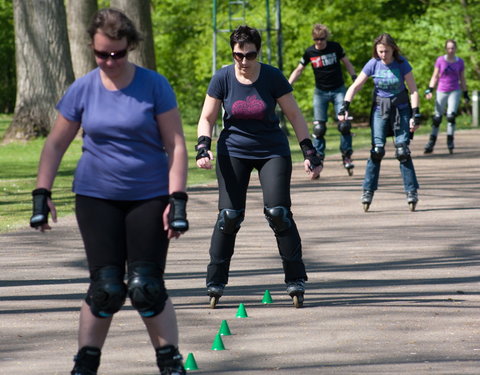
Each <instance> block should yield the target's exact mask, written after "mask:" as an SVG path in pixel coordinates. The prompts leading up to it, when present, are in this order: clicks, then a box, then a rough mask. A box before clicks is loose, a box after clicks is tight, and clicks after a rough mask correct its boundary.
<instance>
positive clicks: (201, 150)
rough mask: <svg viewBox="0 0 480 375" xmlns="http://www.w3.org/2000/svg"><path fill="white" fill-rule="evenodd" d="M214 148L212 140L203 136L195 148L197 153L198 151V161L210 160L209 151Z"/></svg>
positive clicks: (199, 138)
mask: <svg viewBox="0 0 480 375" xmlns="http://www.w3.org/2000/svg"><path fill="white" fill-rule="evenodd" d="M211 147H212V138H210V137H207V136H206V135H202V136H200V137H198V139H197V145H196V146H195V151H197V157H196V160H198V159H201V158H209V159H210V155H209V154H208V151H210V148H211Z"/></svg>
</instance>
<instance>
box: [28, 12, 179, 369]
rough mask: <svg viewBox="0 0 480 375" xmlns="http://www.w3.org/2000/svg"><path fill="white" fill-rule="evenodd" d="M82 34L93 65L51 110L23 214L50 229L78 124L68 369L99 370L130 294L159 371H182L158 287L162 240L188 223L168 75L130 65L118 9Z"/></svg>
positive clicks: (127, 25)
mask: <svg viewBox="0 0 480 375" xmlns="http://www.w3.org/2000/svg"><path fill="white" fill-rule="evenodd" d="M88 33H89V35H90V37H91V47H92V53H93V54H94V56H95V61H96V63H97V65H98V68H97V69H94V70H93V71H91V72H90V73H88V74H87V75H85V76H84V77H81V78H79V79H78V80H76V81H75V82H74V83H73V84H72V85H71V86H70V88H69V89H68V91H67V93H66V94H65V95H64V97H63V98H62V100H61V101H60V103H59V104H58V106H57V108H58V111H59V113H58V116H57V119H56V121H55V124H54V126H53V128H52V130H51V132H50V135H49V136H48V138H47V140H46V142H45V145H44V147H43V151H42V155H41V158H40V165H39V168H38V177H37V185H36V189H35V190H34V191H33V192H32V195H33V199H34V210H33V215H32V218H31V220H30V225H31V226H32V227H34V228H36V229H38V230H41V231H42V232H43V231H45V230H48V229H50V226H49V224H48V214H49V211H50V212H51V213H52V219H53V221H54V222H56V219H57V218H56V212H55V206H54V204H53V202H52V200H51V189H52V186H53V182H54V179H55V175H56V172H57V169H58V166H59V164H60V161H61V159H62V157H63V155H64V153H65V151H66V150H67V148H68V147H69V145H70V144H71V142H72V141H73V139H74V138H75V136H76V134H77V133H78V131H79V130H80V128H81V129H82V135H83V147H82V151H83V152H82V157H81V160H80V162H79V165H78V167H77V171H76V173H75V179H74V181H75V183H74V192H75V194H76V196H75V203H76V204H75V213H76V217H77V222H78V226H79V229H80V233H81V235H82V239H83V242H84V247H85V252H86V255H87V262H88V268H89V271H90V285H89V288H88V291H87V294H86V297H85V300H84V302H83V304H82V307H81V311H80V324H79V325H80V327H79V330H78V346H79V347H78V353H77V355H76V356H75V358H74V362H75V364H74V367H73V370H72V371H71V374H72V375H95V374H97V370H98V367H99V365H100V356H101V350H102V347H103V345H104V343H105V340H106V337H107V333H108V331H109V328H110V325H111V322H112V319H113V316H114V315H115V314H116V313H117V312H118V311H119V310H120V309H121V308H122V306H123V304H124V302H125V299H126V297H127V296H128V297H130V300H131V303H132V305H133V307H134V308H135V309H136V310H137V311H138V313H139V315H140V316H141V318H142V320H143V323H144V324H145V326H146V328H147V331H148V333H149V337H150V341H151V344H152V345H153V347H154V349H155V352H156V361H157V365H158V367H159V369H160V373H161V374H175V375H183V374H185V369H184V367H183V364H182V360H181V355H180V354H179V352H178V329H177V322H176V317H175V310H174V307H173V304H172V301H171V299H170V298H169V297H168V293H167V290H166V288H165V283H164V270H165V263H166V257H167V250H168V245H169V240H170V239H171V238H174V237H178V236H180V234H181V233H183V232H184V231H186V230H187V229H188V222H187V221H186V214H185V204H186V200H187V193H186V192H185V191H186V177H187V152H186V148H185V140H184V137H183V130H182V124H181V120H180V113H179V111H178V108H177V105H176V100H175V95H174V92H173V90H172V89H171V87H170V85H169V84H168V82H167V80H166V79H165V78H164V77H163V76H160V75H159V74H158V73H156V72H154V71H151V70H147V69H144V68H140V67H139V66H136V65H134V64H132V63H131V62H129V61H128V53H129V51H131V50H132V49H134V48H135V46H136V45H137V43H138V42H139V41H140V35H139V33H138V32H137V30H136V28H135V26H134V25H133V23H132V21H131V20H130V19H128V18H127V17H126V16H125V15H124V14H123V13H122V12H120V11H118V10H115V9H108V8H107V9H101V10H99V11H98V12H97V13H96V14H95V16H94V18H93V20H92V23H91V25H90V27H89V29H88ZM126 271H128V274H127V279H128V281H127V282H125V281H124V279H125V273H126ZM133 345H135V344H133Z"/></svg>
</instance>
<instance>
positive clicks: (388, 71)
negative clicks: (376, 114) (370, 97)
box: [362, 57, 412, 98]
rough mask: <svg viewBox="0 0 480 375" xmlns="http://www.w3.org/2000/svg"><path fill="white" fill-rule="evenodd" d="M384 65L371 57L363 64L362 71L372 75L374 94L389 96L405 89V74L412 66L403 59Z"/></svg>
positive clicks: (383, 96)
mask: <svg viewBox="0 0 480 375" xmlns="http://www.w3.org/2000/svg"><path fill="white" fill-rule="evenodd" d="M400 59H401V60H402V61H401V62H398V61H396V60H393V62H392V63H390V64H388V65H385V64H384V63H382V61H381V60H380V59H375V58H372V59H370V61H369V62H367V63H366V64H365V66H364V67H363V69H362V71H363V72H364V73H365V74H366V75H367V76H368V77H373V83H374V86H375V95H377V96H380V97H382V98H391V97H392V96H395V95H398V94H399V93H401V92H402V91H404V90H405V75H406V74H408V73H409V72H411V71H412V67H411V65H410V64H409V62H408V61H407V59H405V57H400Z"/></svg>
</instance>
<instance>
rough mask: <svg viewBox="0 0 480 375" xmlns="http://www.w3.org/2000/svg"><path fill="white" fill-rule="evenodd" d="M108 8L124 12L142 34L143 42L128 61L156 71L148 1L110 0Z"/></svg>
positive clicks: (149, 3)
mask: <svg viewBox="0 0 480 375" xmlns="http://www.w3.org/2000/svg"><path fill="white" fill-rule="evenodd" d="M110 6H111V7H114V8H118V9H120V10H122V11H124V12H125V14H126V15H127V16H128V17H129V18H130V19H131V20H132V21H133V23H134V24H135V26H136V27H137V29H138V31H139V32H140V33H141V34H142V37H143V41H142V43H140V45H139V46H138V47H137V48H136V49H135V50H133V51H132V52H131V53H130V61H131V62H133V63H135V64H137V65H140V66H143V67H145V68H148V69H152V70H156V64H155V50H154V46H153V30H152V16H151V11H150V7H151V2H150V0H111V1H110Z"/></svg>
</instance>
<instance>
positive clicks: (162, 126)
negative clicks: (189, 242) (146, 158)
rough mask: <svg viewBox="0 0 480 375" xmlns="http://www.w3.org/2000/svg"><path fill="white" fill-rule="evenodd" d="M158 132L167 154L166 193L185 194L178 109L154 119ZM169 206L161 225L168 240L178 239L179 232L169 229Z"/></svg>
mask: <svg viewBox="0 0 480 375" xmlns="http://www.w3.org/2000/svg"><path fill="white" fill-rule="evenodd" d="M155 119H156V121H157V125H158V129H159V130H160V136H161V137H162V141H163V144H164V146H165V151H166V152H167V154H168V181H169V184H168V192H169V193H170V194H172V193H175V192H185V191H186V184H187V170H188V164H187V159H188V158H187V148H186V146H185V137H184V135H183V128H182V121H181V118H180V112H179V111H178V108H173V109H171V110H169V111H167V112H165V113H161V114H159V115H157V116H156V117H155ZM170 209H171V206H170V205H169V206H168V208H167V209H166V210H165V211H164V213H163V225H164V229H165V230H166V231H167V236H168V238H173V237H175V238H178V237H179V236H180V234H181V232H179V231H178V232H177V231H174V230H173V229H171V228H170V224H169V219H168V213H169V212H170Z"/></svg>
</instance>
